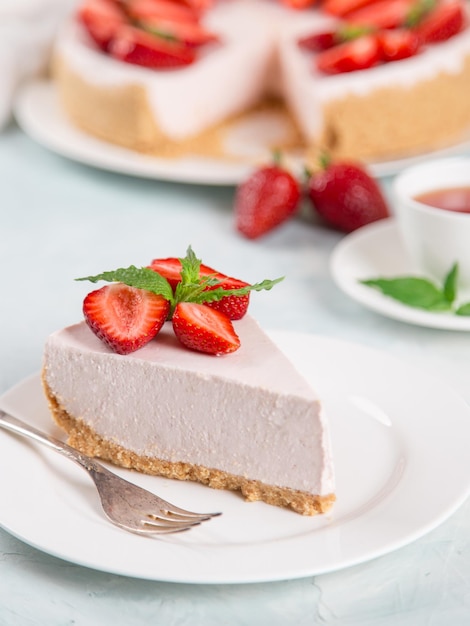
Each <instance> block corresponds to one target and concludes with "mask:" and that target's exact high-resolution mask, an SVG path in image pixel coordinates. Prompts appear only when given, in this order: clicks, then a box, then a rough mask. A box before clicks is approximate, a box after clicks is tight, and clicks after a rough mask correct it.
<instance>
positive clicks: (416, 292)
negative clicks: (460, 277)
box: [360, 276, 451, 311]
mask: <svg viewBox="0 0 470 626" xmlns="http://www.w3.org/2000/svg"><path fill="white" fill-rule="evenodd" d="M360 282H361V283H362V284H363V285H366V286H368V287H374V288H376V289H379V290H380V291H381V292H382V293H383V294H384V295H386V296H390V297H391V298H394V299H395V300H398V301H399V302H401V303H402V304H407V305H408V306H412V307H415V308H418V309H426V310H427V311H446V310H449V309H450V307H451V302H450V301H449V300H448V299H447V298H446V296H445V295H444V292H443V291H442V290H441V289H439V287H438V286H437V285H435V284H434V283H432V282H431V281H430V280H427V279H426V278H418V277H415V276H402V277H398V278H376V279H369V280H361V281H360Z"/></svg>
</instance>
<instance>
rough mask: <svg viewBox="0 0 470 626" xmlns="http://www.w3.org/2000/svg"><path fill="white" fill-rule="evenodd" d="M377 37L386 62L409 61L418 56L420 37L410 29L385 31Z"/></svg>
mask: <svg viewBox="0 0 470 626" xmlns="http://www.w3.org/2000/svg"><path fill="white" fill-rule="evenodd" d="M377 36H378V38H379V42H380V47H381V49H382V58H383V60H384V61H385V62H389V61H400V60H401V59H407V58H409V57H412V56H414V55H415V54H417V52H418V50H419V48H420V40H419V37H418V35H417V34H416V33H415V32H413V31H412V30H410V29H408V28H397V29H394V30H384V31H382V32H381V33H379V34H378V35H377Z"/></svg>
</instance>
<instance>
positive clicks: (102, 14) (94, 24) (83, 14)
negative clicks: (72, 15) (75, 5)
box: [77, 0, 127, 51]
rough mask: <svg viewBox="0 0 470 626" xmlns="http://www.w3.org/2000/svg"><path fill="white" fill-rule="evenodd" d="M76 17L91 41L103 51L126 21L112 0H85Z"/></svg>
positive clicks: (123, 14)
mask: <svg viewBox="0 0 470 626" xmlns="http://www.w3.org/2000/svg"><path fill="white" fill-rule="evenodd" d="M77 17H78V19H79V20H80V21H81V22H82V24H83V25H84V26H85V28H86V30H87V31H88V33H89V34H90V36H91V38H92V39H93V41H94V42H95V43H96V44H97V45H98V46H99V47H100V48H101V49H102V50H105V51H106V50H107V49H108V46H109V44H110V42H111V40H112V38H113V37H114V36H115V35H116V33H117V32H118V31H119V29H120V28H121V27H122V26H123V25H124V24H126V21H127V18H126V15H125V13H124V12H123V11H122V10H121V9H120V8H119V6H118V5H117V4H116V3H115V2H113V1H112V0H85V2H84V3H83V4H82V5H81V7H80V9H79V10H78V13H77Z"/></svg>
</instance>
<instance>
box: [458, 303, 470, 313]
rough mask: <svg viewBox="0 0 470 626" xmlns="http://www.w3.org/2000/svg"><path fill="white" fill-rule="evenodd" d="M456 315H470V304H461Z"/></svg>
mask: <svg viewBox="0 0 470 626" xmlns="http://www.w3.org/2000/svg"><path fill="white" fill-rule="evenodd" d="M455 314H456V315H462V316H463V315H467V316H468V315H470V302H465V303H464V304H461V305H460V306H459V307H458V309H456V310H455Z"/></svg>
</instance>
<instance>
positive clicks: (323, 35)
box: [297, 30, 340, 52]
mask: <svg viewBox="0 0 470 626" xmlns="http://www.w3.org/2000/svg"><path fill="white" fill-rule="evenodd" d="M297 43H298V44H299V46H300V47H301V48H303V49H304V50H310V51H311V52H321V51H322V50H328V48H332V47H333V46H336V44H338V43H340V42H338V40H337V33H336V31H334V30H329V31H321V32H318V33H312V34H311V35H305V36H304V37H300V39H299V40H298V41H297Z"/></svg>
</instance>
